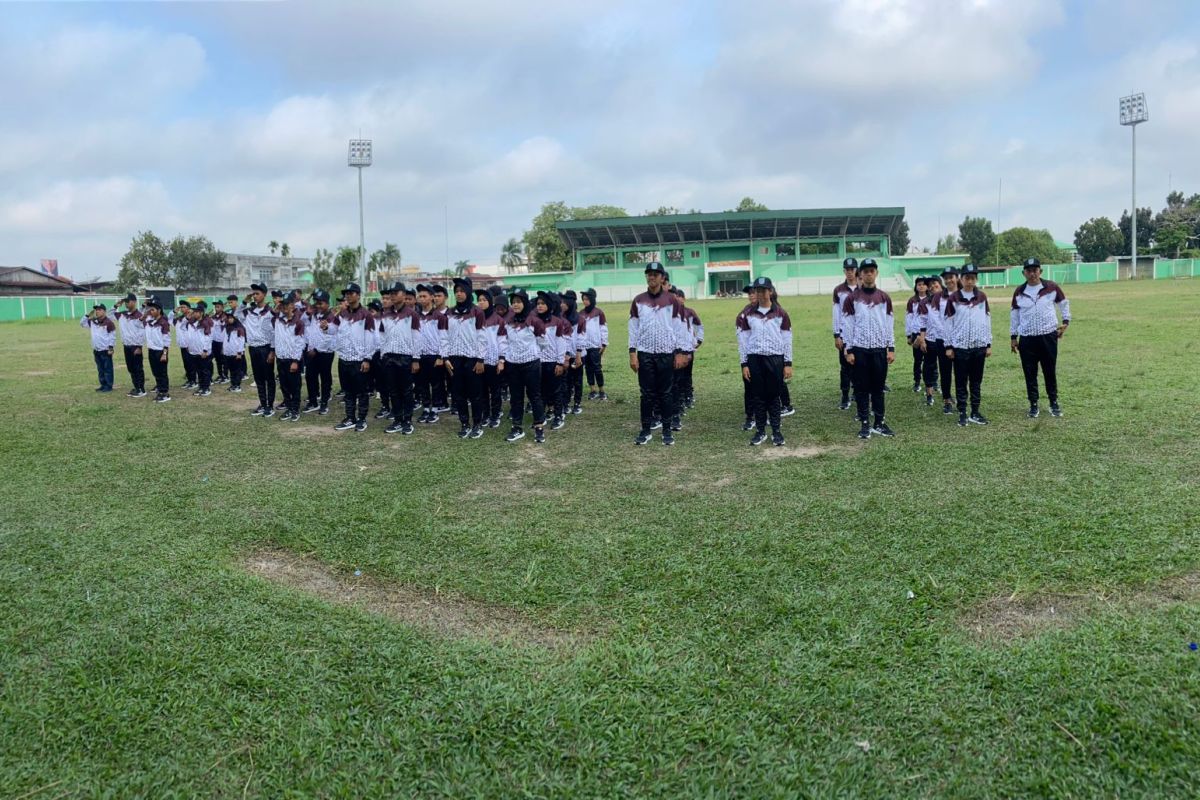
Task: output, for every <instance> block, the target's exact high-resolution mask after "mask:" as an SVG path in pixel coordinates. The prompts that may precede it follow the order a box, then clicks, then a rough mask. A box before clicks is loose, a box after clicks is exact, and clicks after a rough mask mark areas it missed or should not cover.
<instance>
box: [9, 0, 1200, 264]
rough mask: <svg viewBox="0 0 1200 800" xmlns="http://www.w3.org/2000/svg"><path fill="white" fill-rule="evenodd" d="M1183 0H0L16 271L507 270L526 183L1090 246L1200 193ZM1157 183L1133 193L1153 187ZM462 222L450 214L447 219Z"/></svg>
mask: <svg viewBox="0 0 1200 800" xmlns="http://www.w3.org/2000/svg"><path fill="white" fill-rule="evenodd" d="M1197 30H1200V3H1196V2H1194V1H1193V0H1148V1H1147V0H1143V2H1138V3H1134V2H1132V1H1131V0H1088V1H1087V2H1070V1H1067V0H1062V1H1056V0H839V1H838V2H834V1H833V0H828V1H825V0H790V1H788V0H738V2H719V1H718V0H690V2H654V0H635V1H634V2H626V1H625V0H605V2H602V3H601V2H590V0H571V2H561V1H559V2H534V1H533V0H505V2H498V1H497V2H485V1H484V0H452V1H451V2H447V1H446V0H397V1H396V2H383V1H382V0H377V1H376V2H368V1H367V0H353V1H349V0H341V2H336V3H335V2H291V1H289V2H211V3H112V4H109V3H99V2H97V3H38V4H25V3H0V74H3V75H5V76H6V78H8V80H6V85H8V87H9V88H8V89H6V90H4V92H3V93H0V97H2V98H3V100H4V102H3V103H0V264H26V265H34V266H36V265H37V263H38V260H39V259H41V258H58V259H59V262H60V265H61V269H62V271H63V272H64V274H67V275H70V276H72V277H75V278H77V279H83V278H88V277H92V276H104V277H110V276H113V275H115V274H116V266H115V265H116V262H117V261H118V259H119V258H120V256H121V254H122V253H123V252H124V251H125V249H126V247H127V245H128V243H129V240H130V238H131V237H132V236H133V235H134V234H135V233H136V232H137V231H139V230H146V229H149V230H153V231H155V232H156V233H159V234H160V235H164V236H169V235H174V234H176V233H185V234H193V233H202V234H205V235H208V236H209V237H210V238H212V239H213V241H214V242H215V243H216V244H217V246H218V247H220V248H222V249H224V250H226V251H229V252H265V249H266V244H267V242H268V241H270V240H271V239H277V240H280V241H286V242H288V243H289V244H290V245H291V247H292V250H293V251H294V252H295V253H296V254H297V255H309V254H311V253H312V251H313V250H315V249H316V248H318V247H326V248H330V249H332V248H335V247H337V246H338V245H339V244H352V243H356V242H357V239H358V209H357V184H356V182H355V174H354V171H353V170H351V169H349V168H347V167H346V161H345V159H346V142H347V140H348V139H349V138H351V137H353V136H356V135H358V134H359V132H360V131H361V134H362V135H363V136H364V137H369V138H372V139H374V141H375V159H376V163H375V166H372V167H371V168H370V169H368V170H367V171H366V173H365V187H366V189H365V195H366V209H367V212H366V213H367V217H366V231H367V233H366V235H367V247H368V249H371V250H373V249H375V248H377V247H379V246H381V245H382V244H383V242H384V241H385V240H388V241H393V242H397V243H399V245H400V247H401V249H402V250H403V253H404V260H405V262H406V263H420V264H423V265H425V266H428V267H434V268H439V269H440V268H442V267H444V265H445V262H446V239H447V227H448V239H449V258H450V260H451V261H455V260H458V259H460V258H465V259H469V260H471V261H473V262H479V263H494V262H495V261H496V260H497V259H498V255H499V249H500V245H501V244H502V243H503V242H504V240H505V239H507V238H508V237H509V236H518V237H519V236H520V234H521V232H522V231H523V230H524V229H525V228H526V227H527V226H528V224H529V220H530V218H531V217H532V216H533V215H534V214H535V213H536V212H537V210H538V208H539V207H540V205H541V204H542V203H543V202H545V201H548V200H564V201H566V202H567V203H569V204H571V205H588V204H593V203H611V204H615V205H619V206H623V207H625V208H626V209H628V210H629V211H630V212H631V213H640V212H641V211H643V210H645V209H648V208H654V207H657V206H659V205H676V206H680V207H683V208H692V207H695V208H700V209H703V210H706V211H709V210H711V211H720V210H722V209H725V208H731V207H732V206H733V205H734V204H736V203H737V201H738V200H739V199H740V198H741V197H743V196H745V195H751V196H753V197H755V198H756V199H757V200H759V201H761V202H764V203H766V204H768V205H769V206H771V207H772V208H809V207H829V206H870V205H888V206H890V205H903V206H905V207H906V208H907V214H908V220H909V223H910V225H911V226H912V238H913V241H914V243H915V244H918V245H930V246H932V245H933V244H934V243H935V240H936V239H937V236H938V234H939V231H940V232H942V233H945V232H947V231H950V230H951V229H952V228H953V227H954V226H955V225H956V224H957V223H958V222H959V221H961V220H962V218H963V217H964V216H966V215H983V216H987V217H989V218H994V217H995V215H996V213H997V188H998V185H999V183H1000V182H1001V180H1002V181H1003V202H1002V207H1001V209H1000V222H1001V227H1002V228H1007V227H1010V226H1013V225H1030V226H1033V227H1046V228H1049V230H1050V231H1051V232H1052V233H1053V234H1054V235H1055V236H1056V237H1057V238H1060V239H1070V238H1072V235H1073V232H1074V230H1075V228H1076V227H1077V226H1078V224H1079V223H1080V222H1081V221H1083V220H1084V219H1087V218H1088V217H1091V216H1096V215H1102V214H1103V215H1109V216H1111V217H1113V218H1114V219H1115V217H1116V216H1118V215H1119V214H1120V213H1121V210H1122V209H1124V208H1126V207H1128V203H1129V130H1128V129H1127V128H1121V127H1120V126H1118V124H1117V97H1118V96H1119V95H1121V94H1126V93H1128V92H1129V91H1130V90H1141V91H1145V92H1146V94H1147V101H1148V104H1149V108H1150V114H1151V121H1150V122H1149V123H1148V124H1147V125H1143V126H1141V127H1140V128H1139V132H1138V133H1139V201H1142V200H1144V201H1145V203H1144V204H1150V203H1153V204H1154V205H1155V207H1158V206H1160V205H1161V204H1162V202H1163V198H1164V197H1165V195H1166V193H1167V191H1168V187H1169V186H1173V187H1174V188H1176V189H1183V190H1185V191H1188V192H1195V191H1200V148H1197V147H1196V142H1197V141H1200V44H1198V40H1197V37H1196V35H1195V33H1196V31H1197ZM1139 204H1143V203H1142V202H1139ZM447 217H448V219H449V225H448V226H446V225H445V219H446V218H447Z"/></svg>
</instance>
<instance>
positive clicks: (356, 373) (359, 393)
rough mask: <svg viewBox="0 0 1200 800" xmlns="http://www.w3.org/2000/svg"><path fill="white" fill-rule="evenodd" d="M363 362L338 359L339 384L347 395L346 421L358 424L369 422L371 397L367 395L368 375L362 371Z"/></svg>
mask: <svg viewBox="0 0 1200 800" xmlns="http://www.w3.org/2000/svg"><path fill="white" fill-rule="evenodd" d="M362 364H363V362H361V361H342V360H341V359H340V358H339V359H338V383H339V384H341V386H342V391H343V392H345V393H346V395H345V400H346V419H352V420H354V421H356V422H366V421H367V411H368V409H369V406H370V405H371V395H369V394H367V374H366V373H365V372H363V371H362Z"/></svg>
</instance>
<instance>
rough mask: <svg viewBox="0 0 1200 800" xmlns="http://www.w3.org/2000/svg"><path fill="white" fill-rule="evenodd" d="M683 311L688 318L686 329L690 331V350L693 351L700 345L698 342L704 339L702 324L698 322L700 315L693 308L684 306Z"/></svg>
mask: <svg viewBox="0 0 1200 800" xmlns="http://www.w3.org/2000/svg"><path fill="white" fill-rule="evenodd" d="M683 313H684V316H686V317H687V320H688V330H690V331H691V333H692V347H691V350H692V351H693V352H694V351H695V350H696V348H698V347H699V346H700V343H701V342H703V341H704V325H703V324H702V323H701V322H700V315H699V314H697V313H696V310H695V309H693V308H687V307H686V306H685V307H684V309H683Z"/></svg>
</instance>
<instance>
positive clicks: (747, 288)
mask: <svg viewBox="0 0 1200 800" xmlns="http://www.w3.org/2000/svg"><path fill="white" fill-rule="evenodd" d="M742 291H743V292H745V293H746V294H750V293H751V292H753V291H754V284H753V283H747V284H746V285H745V286H743V287H742Z"/></svg>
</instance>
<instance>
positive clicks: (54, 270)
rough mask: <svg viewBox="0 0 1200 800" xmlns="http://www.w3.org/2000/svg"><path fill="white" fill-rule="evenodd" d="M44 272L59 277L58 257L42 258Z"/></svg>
mask: <svg viewBox="0 0 1200 800" xmlns="http://www.w3.org/2000/svg"><path fill="white" fill-rule="evenodd" d="M42 272H44V273H46V274H47V275H53V276H54V277H56V278H57V277H58V259H57V258H43V259H42Z"/></svg>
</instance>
